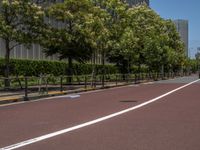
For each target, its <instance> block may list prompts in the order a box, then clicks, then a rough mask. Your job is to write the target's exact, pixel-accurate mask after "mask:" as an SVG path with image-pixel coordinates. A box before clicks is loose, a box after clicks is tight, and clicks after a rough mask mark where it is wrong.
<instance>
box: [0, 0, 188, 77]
mask: <svg viewBox="0 0 200 150" xmlns="http://www.w3.org/2000/svg"><path fill="white" fill-rule="evenodd" d="M0 22H1V23H0V37H1V38H2V39H3V41H4V42H5V48H6V55H5V60H6V61H5V62H6V63H5V77H9V60H10V52H11V51H12V50H13V48H14V47H15V46H17V45H20V44H24V45H27V46H28V45H29V44H31V43H39V44H41V45H42V46H43V48H44V52H45V53H46V54H47V55H54V54H59V56H60V59H67V60H68V64H69V66H72V63H73V61H74V60H75V61H77V62H80V63H85V62H87V61H88V60H90V59H91V57H92V55H93V54H94V53H99V54H101V58H102V64H103V65H104V64H105V62H106V61H107V62H111V63H114V64H116V65H117V66H118V67H119V68H120V70H121V72H122V73H130V68H131V66H133V65H136V66H138V71H140V69H141V67H142V66H145V67H148V68H149V71H162V72H164V71H166V70H167V71H169V70H174V71H175V70H178V69H181V68H182V67H183V66H184V64H185V62H186V58H185V55H184V44H183V43H182V41H181V40H180V37H179V34H178V33H177V31H176V27H175V25H174V23H173V22H172V21H171V20H164V19H162V18H161V17H160V16H159V15H158V14H156V13H155V12H154V11H153V10H152V9H150V8H149V7H148V6H146V5H140V6H135V7H130V6H129V5H128V4H127V3H126V2H124V1H122V0H64V2H62V3H49V1H45V0H38V1H35V2H34V1H32V0H23V1H21V0H2V1H1V2H0ZM55 23H56V24H58V26H57V25H55ZM69 68H70V67H69ZM71 68H72V67H71ZM94 69H95V68H94ZM71 74H72V70H71V69H69V70H68V75H71ZM102 74H104V71H103V72H102Z"/></svg>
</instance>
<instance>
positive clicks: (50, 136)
mask: <svg viewBox="0 0 200 150" xmlns="http://www.w3.org/2000/svg"><path fill="white" fill-rule="evenodd" d="M198 81H200V79H198V80H196V81H193V82H191V83H188V84H186V85H184V86H181V87H179V88H176V89H174V90H172V91H170V92H167V93H165V94H163V95H161V96H158V97H156V98H154V99H151V100H149V101H147V102H144V103H142V104H139V105H137V106H134V107H131V108H129V109H125V110H122V111H120V112H117V113H114V114H110V115H108V116H105V117H102V118H98V119H95V120H92V121H89V122H86V123H83V124H79V125H77V126H74V127H70V128H66V129H63V130H60V131H56V132H53V133H50V134H46V135H43V136H40V137H36V138H33V139H29V140H26V141H23V142H20V143H16V144H13V145H10V146H7V147H4V148H0V150H13V149H17V148H20V147H23V146H26V145H30V144H33V143H36V142H39V141H42V140H46V139H49V138H52V137H55V136H58V135H61V134H65V133H68V132H71V131H74V130H77V129H80V128H83V127H86V126H90V125H93V124H96V123H99V122H102V121H105V120H108V119H111V118H113V117H116V116H119V115H122V114H125V113H127V112H130V111H133V110H136V109H138V108H141V107H143V106H146V105H148V104H151V103H153V102H155V101H158V100H159V99H161V98H163V97H166V96H168V95H170V94H172V93H174V92H176V91H179V90H181V89H183V88H185V87H187V86H190V85H192V84H194V83H196V82H198Z"/></svg>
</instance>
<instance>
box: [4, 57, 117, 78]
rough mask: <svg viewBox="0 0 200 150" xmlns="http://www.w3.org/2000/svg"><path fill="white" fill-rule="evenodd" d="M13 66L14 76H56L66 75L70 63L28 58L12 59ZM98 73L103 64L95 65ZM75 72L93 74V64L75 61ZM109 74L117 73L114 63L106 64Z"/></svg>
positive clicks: (100, 71)
mask: <svg viewBox="0 0 200 150" xmlns="http://www.w3.org/2000/svg"><path fill="white" fill-rule="evenodd" d="M4 64H5V61H4V59H2V58H0V75H3V70H4ZM10 66H12V67H11V68H13V69H11V71H10V74H11V75H13V76H16V75H19V76H24V75H26V76H39V75H40V74H51V75H54V76H59V75H66V72H67V71H66V70H67V69H68V64H67V63H66V62H62V61H44V60H26V59H11V60H10ZM95 66H96V67H95V68H96V74H101V73H102V68H103V67H102V65H95ZM72 69H73V72H74V74H75V75H86V74H91V73H92V70H93V65H92V64H79V63H74V65H73V68H72ZM105 72H106V73H107V74H114V73H117V72H118V71H117V68H116V67H115V66H114V65H105Z"/></svg>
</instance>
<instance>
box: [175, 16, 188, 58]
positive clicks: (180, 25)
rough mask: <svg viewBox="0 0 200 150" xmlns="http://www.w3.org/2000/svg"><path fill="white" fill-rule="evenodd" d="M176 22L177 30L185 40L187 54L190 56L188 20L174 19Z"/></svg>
mask: <svg viewBox="0 0 200 150" xmlns="http://www.w3.org/2000/svg"><path fill="white" fill-rule="evenodd" d="M174 23H175V25H176V28H177V31H178V32H179V34H180V37H181V40H182V41H183V42H184V44H185V54H186V56H187V57H188V55H189V54H188V43H189V42H188V35H189V34H188V33H189V29H188V20H182V19H178V20H174Z"/></svg>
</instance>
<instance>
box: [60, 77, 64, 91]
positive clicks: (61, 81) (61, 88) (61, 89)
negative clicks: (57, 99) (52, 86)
mask: <svg viewBox="0 0 200 150" xmlns="http://www.w3.org/2000/svg"><path fill="white" fill-rule="evenodd" d="M60 91H61V92H63V77H62V76H61V77H60Z"/></svg>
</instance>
